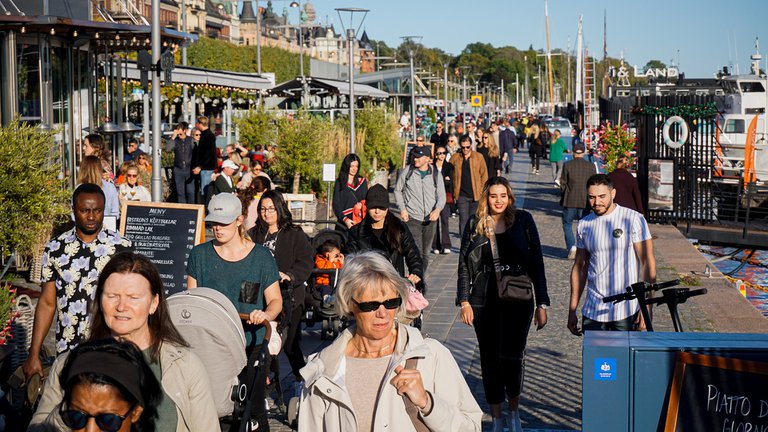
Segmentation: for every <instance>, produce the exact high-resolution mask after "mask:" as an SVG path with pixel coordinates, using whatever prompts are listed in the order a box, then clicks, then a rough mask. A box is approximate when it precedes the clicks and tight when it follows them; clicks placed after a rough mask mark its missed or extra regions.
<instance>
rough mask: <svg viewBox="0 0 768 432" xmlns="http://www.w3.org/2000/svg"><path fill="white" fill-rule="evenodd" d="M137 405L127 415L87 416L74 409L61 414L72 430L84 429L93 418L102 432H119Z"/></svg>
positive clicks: (63, 411)
mask: <svg viewBox="0 0 768 432" xmlns="http://www.w3.org/2000/svg"><path fill="white" fill-rule="evenodd" d="M135 407H136V405H134V406H132V407H131V409H129V410H128V412H127V413H125V415H118V414H113V413H100V414H96V415H91V414H86V413H84V412H82V411H78V410H73V409H66V410H65V409H61V410H60V411H59V414H60V415H61V420H62V421H63V422H64V424H65V425H67V427H69V428H70V429H72V430H77V429H83V428H84V427H85V425H86V424H88V419H89V418H91V417H93V418H94V419H95V420H96V425H97V426H98V427H99V429H100V430H102V431H105V432H117V431H119V430H120V428H121V427H122V426H123V421H124V420H125V418H126V417H127V416H128V414H130V413H131V411H133V409H134V408H135Z"/></svg>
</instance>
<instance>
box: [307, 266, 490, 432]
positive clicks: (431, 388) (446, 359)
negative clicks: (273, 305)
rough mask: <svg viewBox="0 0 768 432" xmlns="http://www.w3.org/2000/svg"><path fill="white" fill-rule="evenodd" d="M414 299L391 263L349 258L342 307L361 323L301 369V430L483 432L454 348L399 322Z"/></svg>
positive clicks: (339, 300)
mask: <svg viewBox="0 0 768 432" xmlns="http://www.w3.org/2000/svg"><path fill="white" fill-rule="evenodd" d="M407 298H408V289H407V288H406V285H405V283H404V280H403V278H401V277H400V275H399V274H398V273H397V271H396V270H395V269H394V267H392V264H391V263H390V262H389V261H388V260H387V259H386V258H384V257H383V256H381V255H380V254H378V253H376V252H365V253H362V254H360V255H353V256H352V257H349V258H347V262H346V263H345V265H344V269H343V270H342V274H341V276H340V277H339V285H338V288H337V298H336V305H337V308H338V309H339V312H340V313H341V314H343V315H346V316H348V317H354V318H355V320H356V326H355V327H354V328H352V329H347V330H345V331H344V332H343V333H342V334H341V335H340V336H339V337H338V338H337V339H336V341H335V342H334V343H333V344H331V345H330V346H328V347H327V348H325V349H324V350H322V351H321V352H320V353H318V354H315V355H313V356H311V357H310V360H309V363H308V364H307V366H305V367H304V368H303V369H301V375H302V376H303V377H304V382H305V385H306V387H305V388H304V391H303V392H302V395H301V403H300V404H299V431H300V432H302V431H307V432H310V431H312V432H315V431H374V432H378V431H398V432H410V431H424V430H429V431H441V432H452V431H457V432H458V431H478V432H479V431H480V428H481V426H480V422H481V418H482V415H483V413H482V411H481V410H480V407H479V406H478V405H477V402H476V401H475V399H474V397H473V396H472V393H471V392H470V390H469V387H468V386H467V383H466V381H465V380H464V377H463V376H462V374H461V371H460V370H459V367H458V365H457V364H456V361H455V360H454V359H453V356H452V355H451V353H450V352H449V351H448V349H447V348H445V347H444V346H443V345H441V344H440V343H439V342H437V341H435V340H433V339H424V338H423V337H422V335H421V333H420V332H419V331H418V330H417V329H415V328H413V327H409V326H406V325H403V324H398V323H397V321H395V319H394V318H395V315H396V314H402V313H404V312H405V305H406V299H407Z"/></svg>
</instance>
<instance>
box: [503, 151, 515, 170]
mask: <svg viewBox="0 0 768 432" xmlns="http://www.w3.org/2000/svg"><path fill="white" fill-rule="evenodd" d="M514 161H515V154H514V153H513V152H512V150H508V151H507V160H505V161H504V167H503V168H504V171H505V172H507V173H508V172H509V170H510V169H511V168H512V162H514Z"/></svg>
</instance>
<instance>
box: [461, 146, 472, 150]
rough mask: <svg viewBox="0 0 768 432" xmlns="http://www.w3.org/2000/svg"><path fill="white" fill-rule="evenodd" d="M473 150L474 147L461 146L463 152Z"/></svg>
mask: <svg viewBox="0 0 768 432" xmlns="http://www.w3.org/2000/svg"><path fill="white" fill-rule="evenodd" d="M471 148H472V146H461V149H462V150H469V149H471Z"/></svg>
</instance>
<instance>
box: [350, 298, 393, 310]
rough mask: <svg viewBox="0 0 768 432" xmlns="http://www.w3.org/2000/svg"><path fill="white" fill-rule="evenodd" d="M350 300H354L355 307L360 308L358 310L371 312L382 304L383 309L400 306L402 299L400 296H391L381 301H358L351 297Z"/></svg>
mask: <svg viewBox="0 0 768 432" xmlns="http://www.w3.org/2000/svg"><path fill="white" fill-rule="evenodd" d="M352 302H354V303H355V304H356V305H357V308H358V309H360V312H373V311H375V310H378V309H379V308H380V307H381V306H384V309H389V310H392V309H397V308H399V307H400V305H401V304H403V299H402V298H400V297H395V298H391V299H389V300H384V301H383V302H378V301H368V302H359V301H357V300H355V299H352Z"/></svg>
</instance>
